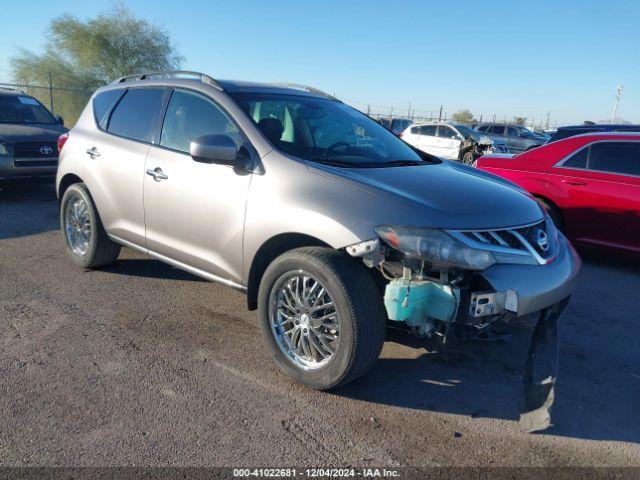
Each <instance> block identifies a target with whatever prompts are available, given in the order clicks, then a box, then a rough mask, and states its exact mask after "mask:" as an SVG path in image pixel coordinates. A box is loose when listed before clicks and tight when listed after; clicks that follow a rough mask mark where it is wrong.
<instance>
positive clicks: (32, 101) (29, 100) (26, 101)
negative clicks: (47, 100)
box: [18, 97, 38, 105]
mask: <svg viewBox="0 0 640 480" xmlns="http://www.w3.org/2000/svg"><path fill="white" fill-rule="evenodd" d="M18 100H20V103H21V104H23V105H38V101H37V100H36V99H35V98H31V97H18Z"/></svg>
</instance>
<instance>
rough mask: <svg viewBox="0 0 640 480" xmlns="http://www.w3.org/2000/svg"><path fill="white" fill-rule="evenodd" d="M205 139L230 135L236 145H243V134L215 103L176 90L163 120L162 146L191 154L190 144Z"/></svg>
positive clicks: (197, 95) (199, 96)
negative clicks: (241, 137) (200, 138)
mask: <svg viewBox="0 0 640 480" xmlns="http://www.w3.org/2000/svg"><path fill="white" fill-rule="evenodd" d="M202 135H228V136H229V137H231V138H232V139H233V141H235V142H236V145H239V144H240V143H241V139H240V132H239V131H238V129H237V128H236V126H235V125H234V124H233V122H231V120H229V118H228V117H227V115H226V114H225V113H224V112H223V111H222V110H221V109H220V108H219V107H218V106H217V105H215V104H214V103H213V101H211V100H209V99H208V98H205V97H203V96H202V95H199V94H197V93H192V92H187V91H182V90H175V91H174V92H173V95H171V100H170V101H169V106H168V108H167V113H166V115H165V117H164V123H163V125H162V134H161V135H160V145H162V146H163V147H168V148H172V149H174V150H179V151H181V152H187V153H188V152H189V145H190V144H191V140H193V139H194V138H196V137H200V136H202Z"/></svg>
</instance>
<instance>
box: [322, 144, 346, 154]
mask: <svg viewBox="0 0 640 480" xmlns="http://www.w3.org/2000/svg"><path fill="white" fill-rule="evenodd" d="M340 147H345V148H349V147H351V145H349V144H348V143H347V142H336V143H332V144H331V145H329V147H327V149H326V150H325V152H324V157H328V156H329V153H331V152H333V151H334V150H337V149H338V148H340Z"/></svg>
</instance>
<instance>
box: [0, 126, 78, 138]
mask: <svg viewBox="0 0 640 480" xmlns="http://www.w3.org/2000/svg"><path fill="white" fill-rule="evenodd" d="M68 130H69V129H68V128H66V127H64V126H62V125H58V124H55V125H42V124H40V125H25V124H17V123H0V142H7V143H15V142H55V141H56V140H57V139H58V137H59V136H60V135H62V134H63V133H65V132H67V131H68Z"/></svg>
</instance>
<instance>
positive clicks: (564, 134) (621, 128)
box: [549, 123, 640, 142]
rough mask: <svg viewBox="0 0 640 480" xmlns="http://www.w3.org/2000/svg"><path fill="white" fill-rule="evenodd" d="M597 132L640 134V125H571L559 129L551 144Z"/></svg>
mask: <svg viewBox="0 0 640 480" xmlns="http://www.w3.org/2000/svg"><path fill="white" fill-rule="evenodd" d="M597 132H640V125H625V124H620V125H617V124H609V123H602V124H591V123H585V124H584V125H571V126H567V127H559V128H558V130H557V131H556V133H554V134H553V135H552V136H551V139H550V140H549V142H555V141H557V140H562V139H563V138H568V137H573V136H575V135H580V134H583V133H597Z"/></svg>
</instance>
